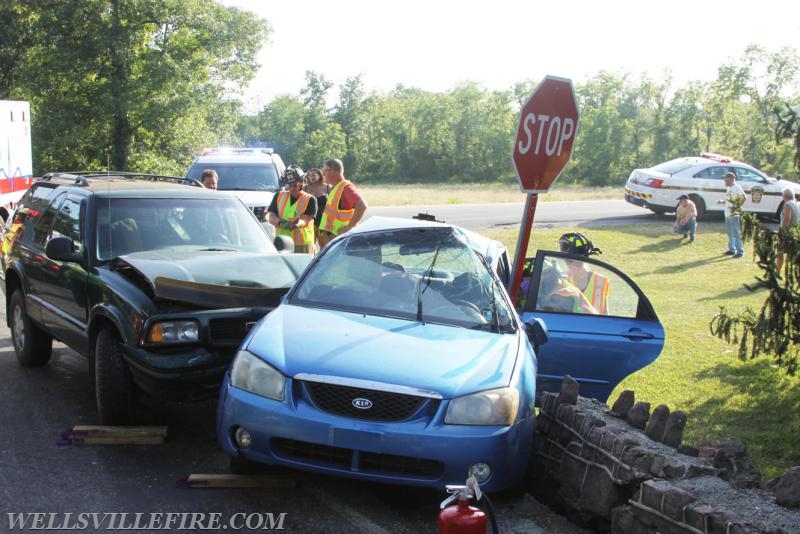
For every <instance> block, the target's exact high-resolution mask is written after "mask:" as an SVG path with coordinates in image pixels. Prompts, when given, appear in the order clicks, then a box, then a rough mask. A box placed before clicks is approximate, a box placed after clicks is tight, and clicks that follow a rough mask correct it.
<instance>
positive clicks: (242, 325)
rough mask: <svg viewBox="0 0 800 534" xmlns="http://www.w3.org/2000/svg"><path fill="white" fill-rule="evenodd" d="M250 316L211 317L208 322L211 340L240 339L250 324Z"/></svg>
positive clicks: (251, 321) (251, 320) (251, 322)
mask: <svg viewBox="0 0 800 534" xmlns="http://www.w3.org/2000/svg"><path fill="white" fill-rule="evenodd" d="M252 324H253V319H252V318H251V317H224V318H220V319H211V320H210V321H209V322H208V329H209V334H210V335H211V341H212V342H215V341H216V342H219V341H241V340H242V339H244V336H245V335H246V334H247V331H248V330H249V327H250V326H252Z"/></svg>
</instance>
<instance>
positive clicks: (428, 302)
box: [217, 217, 664, 491]
mask: <svg viewBox="0 0 800 534" xmlns="http://www.w3.org/2000/svg"><path fill="white" fill-rule="evenodd" d="M582 260H583V261H582ZM570 262H579V263H583V262H585V265H584V267H588V268H591V269H594V270H596V271H597V272H598V273H600V272H602V273H603V274H604V275H605V277H606V279H607V281H608V285H609V288H610V289H609V292H608V293H607V295H606V296H607V297H608V299H607V300H608V303H606V305H605V306H604V307H603V309H602V310H599V309H595V308H593V307H592V306H590V305H587V306H585V307H583V308H581V309H580V310H579V311H577V312H576V311H575V310H577V309H578V308H576V307H569V308H565V307H559V305H561V304H564V302H567V301H569V298H568V297H569V296H570V295H572V296H574V294H575V293H576V292H577V291H578V290H577V289H575V287H573V286H572V285H571V284H570V283H569V280H570V279H569V276H570V275H569V272H568V268H569V263H570ZM528 267H529V269H528V270H527V271H526V273H525V274H526V287H525V290H524V291H523V293H522V298H521V299H520V303H519V306H518V309H515V308H514V307H513V305H512V303H511V300H510V299H509V296H508V293H507V291H506V287H507V285H508V284H509V282H510V279H511V276H510V264H509V260H508V254H507V251H506V250H505V247H503V245H502V244H501V243H499V242H498V241H494V240H490V239H487V238H485V237H483V236H480V235H478V234H475V233H473V232H469V231H467V230H464V229H461V228H459V227H456V226H453V225H448V224H443V223H440V222H435V221H425V220H414V219H408V220H406V219H389V218H382V217H371V218H370V219H368V220H367V221H366V222H365V223H363V224H361V225H359V226H358V227H357V228H356V229H354V230H352V231H351V232H348V233H346V234H344V235H342V236H340V237H339V238H337V239H335V240H334V241H332V242H331V243H330V244H329V245H328V246H327V247H326V248H325V249H324V250H323V251H322V253H321V254H319V255H318V256H316V257H315V258H314V260H313V261H312V263H311V264H310V265H309V267H308V268H307V269H306V270H305V272H304V273H303V274H302V275H301V277H300V278H299V279H298V281H297V282H296V283H295V285H294V286H293V287H292V289H291V290H290V291H289V292H288V293H287V295H286V296H285V298H284V300H283V302H282V303H281V305H280V306H278V307H277V308H276V309H275V310H274V311H272V312H271V313H270V314H269V315H267V316H266V317H264V318H263V319H262V320H260V321H259V322H258V324H256V325H255V326H254V328H253V329H252V330H251V331H250V333H249V334H248V336H247V337H246V338H245V339H244V341H243V342H242V345H241V346H240V348H239V351H238V353H237V354H236V357H235V359H234V361H233V363H232V365H231V367H230V369H229V372H228V374H227V375H226V377H225V379H224V382H223V385H222V389H221V392H220V402H219V408H218V414H217V437H218V439H219V441H220V443H221V444H222V448H223V449H224V451H225V453H227V454H228V455H229V456H230V457H231V468H232V470H233V471H234V472H247V471H249V470H250V469H251V468H252V467H253V466H257V465H259V464H266V465H280V466H287V467H292V468H297V469H303V470H308V471H313V472H318V473H325V474H332V475H340V476H346V477H351V478H358V479H363V480H370V481H378V482H388V483H394V484H407V485H415V486H427V487H431V488H436V489H442V488H443V487H444V486H445V485H447V484H463V483H464V480H466V478H467V476H470V475H472V476H475V477H476V478H477V480H478V481H479V482H480V484H481V487H482V489H484V490H486V491H496V490H500V489H505V488H509V487H513V486H515V485H517V484H518V483H520V482H521V481H522V479H523V477H524V476H525V474H526V467H527V466H528V464H529V458H530V456H531V450H532V441H533V431H534V422H535V417H534V416H535V412H534V407H535V404H536V393H537V391H546V390H554V389H557V388H558V387H560V383H561V381H562V380H563V377H564V376H565V375H566V374H570V375H572V376H574V377H577V379H578V381H579V383H580V384H581V394H582V395H584V396H592V397H596V398H599V399H601V400H605V399H606V397H607V396H608V395H609V394H610V392H611V390H612V389H613V388H614V387H615V386H616V385H617V384H618V383H619V381H620V380H621V379H622V378H624V377H625V376H627V375H628V374H630V373H631V372H634V371H635V370H637V369H639V368H641V367H643V366H645V365H647V364H648V363H650V362H651V361H653V360H654V359H655V358H656V357H657V356H658V354H659V352H660V350H661V347H662V346H663V341H664V335H663V328H662V327H661V325H660V323H659V322H658V320H657V317H656V316H655V312H654V311H653V310H652V306H651V305H650V303H649V302H648V301H647V299H646V297H645V296H644V294H643V293H642V292H641V291H640V290H639V288H638V287H636V286H635V284H633V282H632V281H631V280H630V279H629V278H627V277H626V276H625V275H624V274H622V273H619V272H618V271H616V269H614V268H613V267H611V266H607V265H605V264H602V262H598V261H597V260H594V259H588V258H577V257H570V256H569V255H565V254H562V253H557V252H542V253H537V257H536V258H532V259H531V260H530V261H529V262H528ZM575 273H576V276H577V275H578V274H579V273H578V272H577V271H575ZM521 317H522V318H524V320H525V322H523V319H521ZM543 320H544V321H543ZM551 321H552V324H553V327H552V328H551V327H550V322H551ZM543 322H544V323H547V327H546V328H544V327H543ZM548 330H550V331H551V332H550V333H549V334H548ZM548 338H549V341H548ZM545 341H547V343H545ZM533 347H536V348H537V351H538V352H539V358H538V361H537V354H536V352H535V351H534V348H533ZM543 368H544V372H543V371H542V369H543ZM537 371H538V373H537Z"/></svg>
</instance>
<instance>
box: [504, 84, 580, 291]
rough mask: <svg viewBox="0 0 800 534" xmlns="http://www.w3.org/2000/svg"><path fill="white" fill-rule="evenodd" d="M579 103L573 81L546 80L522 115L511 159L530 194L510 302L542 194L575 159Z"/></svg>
mask: <svg viewBox="0 0 800 534" xmlns="http://www.w3.org/2000/svg"><path fill="white" fill-rule="evenodd" d="M578 119H579V112H578V103H577V101H576V99H575V91H574V90H573V88H572V81H571V80H569V79H567V78H559V77H556V76H545V78H544V79H543V80H542V81H541V82H540V83H539V85H538V86H537V87H536V90H535V91H534V92H533V93H532V94H531V96H530V98H529V99H528V101H527V102H526V103H525V105H524V106H522V109H521V110H520V113H519V124H518V126H517V136H516V139H515V140H514V152H513V154H512V156H511V159H512V160H513V162H514V169H515V170H516V171H517V177H518V178H519V185H520V189H521V190H522V192H524V193H527V194H528V196H527V199H526V201H525V210H524V211H523V216H522V222H521V225H520V231H519V239H518V240H517V250H516V254H515V255H514V269H513V272H512V277H511V280H512V283H511V298H512V300H513V301H514V303H516V302H517V300H518V298H519V288H520V283H521V281H522V272H523V270H524V268H525V254H526V252H527V250H528V243H529V241H530V234H531V228H532V227H533V217H534V215H535V214H536V204H537V202H538V200H539V193H546V192H547V191H548V190H549V189H550V187H551V186H552V185H553V183H555V181H556V180H557V179H558V177H559V175H560V174H561V171H563V170H564V167H566V165H567V163H569V160H570V158H571V157H572V147H573V145H574V144H575V137H576V135H577V133H578Z"/></svg>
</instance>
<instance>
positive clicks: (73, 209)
mask: <svg viewBox="0 0 800 534" xmlns="http://www.w3.org/2000/svg"><path fill="white" fill-rule="evenodd" d="M80 224H81V202H80V199H77V198H73V197H68V198H67V199H66V200H65V201H64V202H63V204H61V207H60V208H59V210H58V214H57V215H56V220H55V223H54V224H53V232H52V235H51V237H58V236H64V237H68V238H70V239H72V241H73V252H80V251H81V250H82V248H83V242H82V240H81V226H80Z"/></svg>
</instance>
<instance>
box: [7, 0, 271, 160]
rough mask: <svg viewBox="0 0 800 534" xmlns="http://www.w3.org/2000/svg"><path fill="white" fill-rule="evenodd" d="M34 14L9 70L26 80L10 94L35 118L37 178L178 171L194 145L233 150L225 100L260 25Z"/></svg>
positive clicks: (247, 65)
mask: <svg viewBox="0 0 800 534" xmlns="http://www.w3.org/2000/svg"><path fill="white" fill-rule="evenodd" d="M33 13H34V14H35V17H33V19H32V20H33V29H32V31H33V33H34V34H35V35H36V36H37V37H36V42H35V43H33V44H32V46H31V49H30V50H29V52H28V53H27V55H26V57H25V61H24V62H22V63H20V64H18V65H17V66H16V67H15V68H17V69H22V70H27V71H28V72H30V76H28V77H26V79H25V80H24V85H22V86H20V87H18V90H19V91H20V92H22V93H23V94H24V95H25V96H26V98H28V99H29V100H31V102H32V105H33V108H34V110H35V116H36V118H37V120H36V121H34V123H33V128H34V131H33V136H34V143H35V146H36V149H37V150H35V154H36V158H37V163H38V165H37V167H38V168H40V169H41V170H52V169H74V168H87V167H88V168H97V167H107V166H108V167H112V168H115V169H128V168H146V169H147V170H151V171H161V172H174V173H178V172H182V171H183V170H184V169H185V165H186V163H187V162H188V160H189V159H190V158H191V157H192V156H193V155H195V154H196V152H197V151H198V150H199V148H200V147H202V146H205V145H209V144H216V143H217V142H219V141H220V140H222V141H225V140H233V138H234V136H233V131H234V130H233V127H234V124H235V121H236V118H237V116H238V115H239V114H240V104H239V103H238V101H237V100H235V99H234V98H231V96H233V95H235V94H236V92H237V91H238V90H239V89H240V88H241V87H242V86H243V85H244V84H246V83H247V82H248V81H249V80H251V79H252V77H253V76H254V74H255V71H256V68H257V65H256V62H255V57H256V53H257V51H258V50H259V49H260V47H261V44H262V43H263V42H264V40H265V39H266V37H267V35H268V31H269V28H268V26H267V24H266V22H265V21H262V20H260V19H257V18H256V17H254V16H253V15H252V14H250V13H247V12H244V11H241V10H239V9H236V8H227V7H223V6H221V5H219V4H217V3H216V2H213V1H210V0H165V1H163V2H151V1H149V0H125V1H123V0H65V1H62V2H38V3H36V4H35V5H34V11H33ZM21 84H23V82H21ZM53 132H58V135H53Z"/></svg>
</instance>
